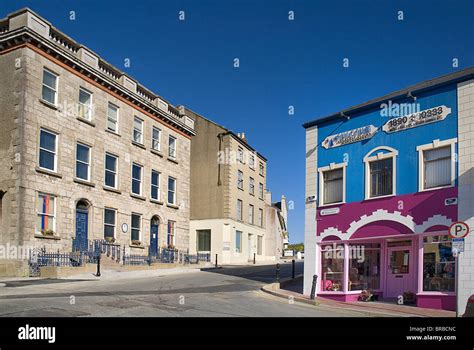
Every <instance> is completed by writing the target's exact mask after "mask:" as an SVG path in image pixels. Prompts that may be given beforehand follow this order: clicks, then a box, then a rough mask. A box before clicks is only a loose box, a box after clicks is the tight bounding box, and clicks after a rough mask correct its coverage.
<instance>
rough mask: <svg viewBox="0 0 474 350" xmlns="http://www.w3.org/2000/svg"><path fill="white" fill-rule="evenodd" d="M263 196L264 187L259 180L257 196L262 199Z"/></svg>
mask: <svg viewBox="0 0 474 350" xmlns="http://www.w3.org/2000/svg"><path fill="white" fill-rule="evenodd" d="M264 196H265V187H264V186H263V184H262V183H261V182H259V183H258V198H260V199H263V198H264Z"/></svg>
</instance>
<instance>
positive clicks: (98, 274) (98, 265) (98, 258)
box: [95, 253, 100, 277]
mask: <svg viewBox="0 0 474 350" xmlns="http://www.w3.org/2000/svg"><path fill="white" fill-rule="evenodd" d="M95 276H96V277H100V253H99V255H97V273H96V274H95Z"/></svg>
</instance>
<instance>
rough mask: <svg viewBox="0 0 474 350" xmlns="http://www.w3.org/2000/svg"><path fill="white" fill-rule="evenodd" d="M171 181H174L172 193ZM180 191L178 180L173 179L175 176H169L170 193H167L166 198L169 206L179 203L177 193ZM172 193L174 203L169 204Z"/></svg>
mask: <svg viewBox="0 0 474 350" xmlns="http://www.w3.org/2000/svg"><path fill="white" fill-rule="evenodd" d="M170 179H173V180H174V191H171V190H170V186H169V184H170ZM177 191H178V180H177V179H176V178H175V177H173V176H168V192H167V196H166V201H167V203H168V204H171V205H176V202H177V198H176V192H177ZM170 192H173V202H169V201H168V200H169V194H170Z"/></svg>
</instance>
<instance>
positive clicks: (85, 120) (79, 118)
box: [76, 117, 95, 128]
mask: <svg viewBox="0 0 474 350" xmlns="http://www.w3.org/2000/svg"><path fill="white" fill-rule="evenodd" d="M76 119H77V120H79V121H80V122H82V123H84V124H87V125H90V126H92V127H94V128H95V123H94V122H92V121H90V120H89V119H86V118H82V117H76Z"/></svg>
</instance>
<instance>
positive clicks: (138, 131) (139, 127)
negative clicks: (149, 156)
mask: <svg viewBox="0 0 474 350" xmlns="http://www.w3.org/2000/svg"><path fill="white" fill-rule="evenodd" d="M133 141H134V142H136V143H140V144H143V120H141V119H140V118H137V117H135V118H133Z"/></svg>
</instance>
